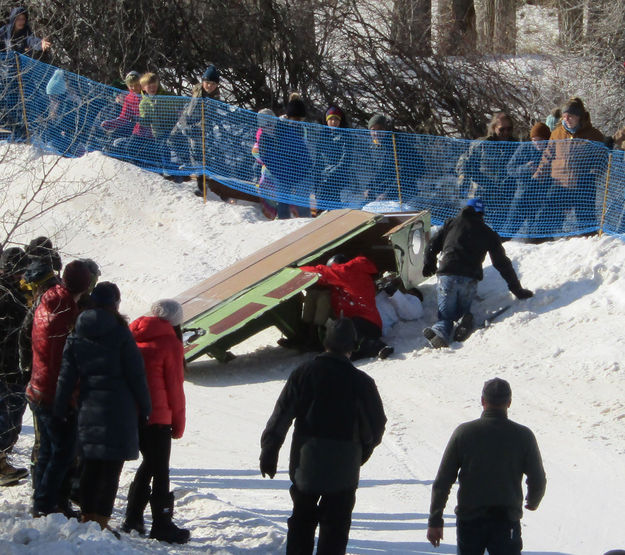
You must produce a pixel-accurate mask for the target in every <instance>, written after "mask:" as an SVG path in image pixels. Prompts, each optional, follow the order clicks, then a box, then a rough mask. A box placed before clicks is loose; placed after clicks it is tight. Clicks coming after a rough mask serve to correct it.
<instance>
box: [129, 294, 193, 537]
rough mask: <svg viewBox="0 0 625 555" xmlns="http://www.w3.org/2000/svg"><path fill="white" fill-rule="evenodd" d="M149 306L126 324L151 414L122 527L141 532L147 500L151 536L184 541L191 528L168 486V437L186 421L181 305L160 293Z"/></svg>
mask: <svg viewBox="0 0 625 555" xmlns="http://www.w3.org/2000/svg"><path fill="white" fill-rule="evenodd" d="M151 312H152V316H142V317H140V318H137V319H136V320H135V321H134V322H132V323H131V324H130V331H131V332H132V334H133V336H134V338H135V341H136V342H137V346H138V347H139V350H140V351H141V354H142V355H143V361H144V362H145V371H146V374H147V378H148V388H149V390H150V397H151V400H152V414H151V416H150V419H149V421H148V423H147V425H146V426H143V427H142V428H140V430H139V449H140V450H141V455H142V456H143V461H142V463H141V466H139V468H138V470H137V474H136V475H135V478H134V480H133V481H132V484H130V489H129V491H128V506H127V508H126V519H125V521H124V524H123V526H122V530H124V531H125V532H130V531H131V530H136V531H137V532H139V533H140V534H145V525H144V522H143V511H144V510H145V507H146V505H147V503H148V500H149V501H150V507H151V509H152V530H151V531H150V538H155V539H157V540H161V541H166V542H170V543H186V542H187V541H189V537H190V533H189V531H188V530H185V529H184V528H179V527H178V526H176V525H175V524H174V523H173V522H172V516H173V506H174V495H173V493H171V492H170V491H169V455H170V452H171V440H172V439H180V438H181V437H182V434H183V433H184V426H185V397H184V389H183V384H184V351H183V347H182V341H181V338H182V335H181V333H180V324H182V306H180V304H179V303H178V302H176V301H174V300H172V299H162V300H160V301H157V302H155V303H154V304H153V305H152V309H151ZM150 482H152V491H151V492H150Z"/></svg>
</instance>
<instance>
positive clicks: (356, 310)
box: [301, 254, 393, 360]
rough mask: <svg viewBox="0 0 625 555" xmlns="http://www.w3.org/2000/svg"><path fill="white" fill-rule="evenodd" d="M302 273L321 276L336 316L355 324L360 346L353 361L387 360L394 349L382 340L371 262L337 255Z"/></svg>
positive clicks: (372, 264) (373, 267)
mask: <svg viewBox="0 0 625 555" xmlns="http://www.w3.org/2000/svg"><path fill="white" fill-rule="evenodd" d="M301 269H302V270H303V271H304V272H316V273H317V274H319V276H320V277H319V281H318V284H319V285H321V286H326V287H329V288H330V291H331V302H332V310H333V312H334V314H335V316H337V317H341V318H342V317H345V318H349V319H350V320H352V322H354V326H355V327H356V332H357V334H358V342H357V348H356V349H354V352H353V353H352V357H351V358H352V360H358V359H361V358H366V357H374V356H378V357H379V358H381V359H384V358H387V357H388V356H389V355H391V354H392V353H393V347H391V346H390V345H387V344H386V343H384V341H382V339H381V336H382V319H381V318H380V313H379V312H378V309H377V307H376V304H375V294H376V287H375V281H374V280H373V277H372V276H374V275H376V274H377V273H378V269H377V268H376V266H375V264H374V263H373V262H371V260H369V259H368V258H366V257H365V256H357V257H356V258H353V259H352V260H348V259H347V257H346V256H345V255H344V254H336V255H334V256H333V257H332V258H330V260H328V263H327V265H324V264H319V265H317V266H302V267H301Z"/></svg>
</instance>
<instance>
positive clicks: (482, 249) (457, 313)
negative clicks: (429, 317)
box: [422, 198, 534, 348]
mask: <svg viewBox="0 0 625 555" xmlns="http://www.w3.org/2000/svg"><path fill="white" fill-rule="evenodd" d="M439 253H442V258H441V261H440V265H439V267H438V271H437V269H436V264H437V260H436V258H437V256H438V254H439ZM486 253H488V254H489V255H490V259H491V261H492V263H493V266H494V267H495V268H496V269H497V270H498V271H499V273H500V274H501V277H502V278H504V279H505V280H506V283H507V284H508V288H509V289H510V291H511V292H512V293H513V294H514V296H515V297H516V298H517V299H528V298H530V297H531V296H533V294H534V293H532V291H530V290H529V289H523V288H522V287H521V282H520V281H519V278H518V277H517V275H516V272H515V271H514V268H513V267H512V263H511V262H510V259H509V258H508V257H507V256H506V251H505V250H504V248H503V245H502V243H501V238H500V237H499V235H498V234H497V232H496V231H494V230H493V229H491V228H490V227H489V226H488V225H486V223H484V204H483V203H482V201H481V200H480V199H478V198H473V199H470V200H469V201H468V202H467V205H466V206H465V207H464V208H463V209H462V211H461V212H460V214H459V215H458V216H456V217H455V218H452V219H449V220H447V221H446V222H445V225H444V226H443V227H442V229H441V230H440V231H438V232H437V233H436V235H434V237H433V238H432V240H431V241H430V242H429V243H428V246H427V248H426V250H425V258H424V263H423V272H422V273H423V276H424V277H429V276H433V275H434V274H435V273H436V274H437V276H438V286H437V291H438V322H436V323H435V324H434V325H433V326H432V327H431V328H425V329H424V330H423V335H424V336H425V338H426V339H427V340H428V341H429V342H430V345H432V347H434V348H440V347H447V346H449V344H450V343H451V342H452V340H453V341H464V340H465V339H466V338H467V337H468V336H469V334H470V333H471V331H472V329H473V315H472V314H471V303H472V302H473V299H474V298H475V294H476V292H477V282H478V281H480V280H481V279H482V278H483V275H484V274H483V271H482V264H483V262H484V258H485V256H486ZM458 320H459V322H458V325H457V326H456V328H455V330H454V322H456V321H458Z"/></svg>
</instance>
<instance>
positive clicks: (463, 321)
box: [454, 312, 473, 341]
mask: <svg viewBox="0 0 625 555" xmlns="http://www.w3.org/2000/svg"><path fill="white" fill-rule="evenodd" d="M472 331H473V314H471V313H470V312H467V313H466V314H465V315H464V316H463V317H462V318H460V321H459V322H458V325H457V326H456V330H455V331H454V341H465V340H466V339H468V338H469V335H471V332H472Z"/></svg>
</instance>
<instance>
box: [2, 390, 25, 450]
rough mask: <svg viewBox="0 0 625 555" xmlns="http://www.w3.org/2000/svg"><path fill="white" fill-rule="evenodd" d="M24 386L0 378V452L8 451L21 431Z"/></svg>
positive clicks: (23, 409)
mask: <svg viewBox="0 0 625 555" xmlns="http://www.w3.org/2000/svg"><path fill="white" fill-rule="evenodd" d="M24 389H25V388H24V386H23V385H19V384H10V383H5V382H4V381H1V380H0V452H3V453H8V452H9V451H10V450H11V448H12V447H13V446H14V445H15V443H16V442H17V438H18V437H19V435H20V432H21V431H22V416H24V411H25V410H26V396H25V395H24Z"/></svg>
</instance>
